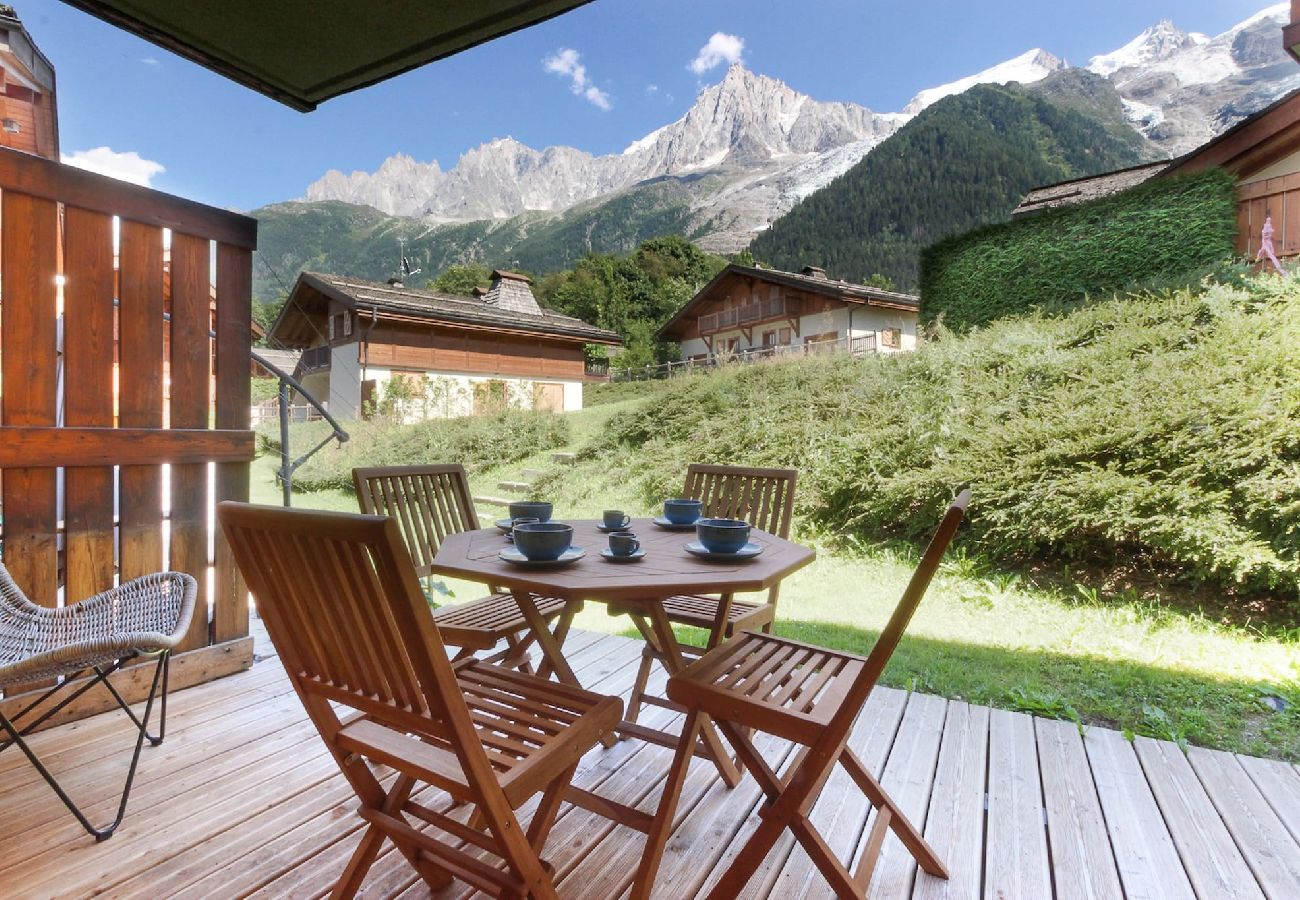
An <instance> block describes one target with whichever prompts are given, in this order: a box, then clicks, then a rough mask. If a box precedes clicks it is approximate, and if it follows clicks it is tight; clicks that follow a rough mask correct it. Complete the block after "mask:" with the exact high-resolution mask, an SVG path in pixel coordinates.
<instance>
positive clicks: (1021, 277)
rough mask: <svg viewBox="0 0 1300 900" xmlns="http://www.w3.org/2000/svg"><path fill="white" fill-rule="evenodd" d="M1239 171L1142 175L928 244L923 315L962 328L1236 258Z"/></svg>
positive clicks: (923, 275) (1052, 307)
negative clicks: (1127, 184)
mask: <svg viewBox="0 0 1300 900" xmlns="http://www.w3.org/2000/svg"><path fill="white" fill-rule="evenodd" d="M1236 232H1237V197H1236V182H1235V179H1234V178H1233V177H1232V176H1231V175H1228V174H1227V173H1226V172H1223V171H1222V170H1219V169H1214V170H1211V171H1207V172H1202V173H1197V174H1195V175H1186V176H1178V177H1173V178H1168V179H1159V180H1154V181H1148V182H1146V183H1145V184H1141V185H1138V186H1137V187H1135V188H1132V189H1131V190H1128V191H1125V192H1123V193H1121V194H1118V195H1116V196H1114V197H1107V198H1104V199H1101V200H1095V201H1092V202H1090V203H1082V204H1079V205H1077V206H1070V207H1063V208H1060V209H1053V210H1046V211H1044V212H1041V213H1037V214H1035V215H1032V216H1028V217H1025V218H1022V219H1017V220H1015V221H1012V222H1007V223H1004V224H1000V225H992V226H989V227H987V228H981V229H978V230H976V231H972V232H969V233H967V234H963V235H960V236H958V237H953V238H949V239H947V240H944V241H940V242H938V243H936V244H933V245H931V246H930V247H927V248H926V249H925V250H924V251H923V252H922V254H921V317H922V319H923V320H925V321H927V322H932V321H934V320H935V319H937V318H939V317H940V316H942V318H943V322H944V325H946V326H947V327H948V328H951V329H956V330H964V329H967V328H970V327H972V326H976V325H983V324H985V323H987V322H990V321H992V320H994V319H997V318H1001V317H1003V316H1009V315H1019V314H1021V313H1024V312H1028V311H1030V310H1034V309H1039V310H1044V311H1048V312H1059V311H1061V310H1063V309H1069V308H1072V307H1075V306H1079V305H1081V304H1084V303H1086V302H1088V300H1089V297H1090V296H1091V297H1096V296H1100V297H1104V296H1106V295H1108V294H1109V293H1111V292H1114V291H1116V290H1120V289H1123V288H1125V287H1127V286H1129V285H1132V284H1134V283H1135V282H1139V281H1143V280H1150V279H1153V278H1156V279H1158V278H1169V277H1178V276H1183V275H1184V274H1185V273H1188V272H1194V271H1196V270H1198V269H1204V268H1205V267H1209V266H1215V265H1218V264H1220V263H1221V262H1223V261H1224V260H1226V259H1228V258H1229V257H1231V256H1232V252H1233V243H1234V241H1235V239H1236Z"/></svg>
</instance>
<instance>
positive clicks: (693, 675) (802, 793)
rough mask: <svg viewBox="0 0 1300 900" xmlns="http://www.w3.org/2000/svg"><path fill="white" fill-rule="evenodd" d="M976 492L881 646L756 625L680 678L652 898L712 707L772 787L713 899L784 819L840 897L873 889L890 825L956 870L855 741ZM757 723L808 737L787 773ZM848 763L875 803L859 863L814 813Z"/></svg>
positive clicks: (656, 832) (950, 522) (792, 737)
mask: <svg viewBox="0 0 1300 900" xmlns="http://www.w3.org/2000/svg"><path fill="white" fill-rule="evenodd" d="M969 502H970V492H969V491H963V492H962V493H961V495H960V496H959V497H958V498H957V499H956V500H955V501H954V502H953V504H952V505H951V506H950V507H949V508H948V511H947V513H946V514H945V515H944V517H943V520H942V521H941V522H940V524H939V528H938V530H937V531H936V532H935V534H934V537H933V538H932V539H931V540H930V545H929V547H927V548H926V551H925V554H924V555H923V556H922V557H921V562H920V565H918V566H917V569H916V572H915V573H914V574H913V575H912V579H911V581H909V582H908V585H907V589H906V590H905V591H904V592H903V597H902V600H900V601H899V603H898V606H897V607H896V608H895V609H894V613H893V615H892V616H890V618H889V623H888V624H887V625H886V626H885V630H884V631H883V632H881V634H880V637H879V639H878V640H877V641H876V643H875V645H874V646H873V647H872V648H871V653H870V655H868V656H866V657H862V656H855V655H853V654H849V653H840V652H837V651H833V650H824V649H822V648H820V647H815V646H812V645H810V644H804V643H800V642H799V641H792V640H787V639H785V638H780V637H776V636H774V635H770V634H764V633H761V632H753V631H746V632H743V633H742V634H739V635H737V636H736V637H735V638H733V639H732V640H730V641H727V642H726V643H725V644H723V645H722V646H720V647H718V648H717V649H715V650H712V651H710V652H709V653H707V654H706V655H704V656H703V657H701V658H700V659H698V660H696V661H695V662H694V663H692V664H691V665H689V666H687V667H686V669H684V670H683V671H682V672H680V673H679V674H677V675H674V676H673V677H672V678H671V679H670V680H669V682H668V696H669V698H670V699H672V700H673V701H675V702H676V703H679V704H681V706H683V707H685V708H686V710H687V716H686V726H685V729H684V731H683V737H682V742H681V743H680V744H679V745H678V750H677V753H676V756H675V758H674V760H673V767H672V770H671V771H670V772H669V775H668V781H667V783H666V784H665V786H664V790H663V795H662V797H661V799H660V801H659V811H658V812H657V813H656V814H655V824H654V828H653V829H652V830H651V832H650V836H649V838H648V839H647V842H646V849H645V853H644V854H643V856H642V860H641V868H640V871H639V872H638V875H637V880H636V883H635V884H634V887H633V892H632V896H633V897H634V898H642V897H648V896H649V892H650V888H651V882H652V880H653V878H654V873H655V872H656V870H657V869H658V866H659V861H660V859H661V858H662V856H663V850H664V845H665V844H666V843H667V840H668V836H669V834H670V833H671V831H672V822H673V817H674V815H675V814H676V807H677V800H678V797H679V795H680V794H681V789H682V784H683V782H684V781H685V778H686V769H687V767H688V766H689V765H690V761H691V755H692V754H691V752H690V751H691V748H693V747H694V745H695V740H696V738H697V736H698V735H699V732H700V726H701V717H702V716H704V715H707V716H709V717H711V718H712V719H713V721H714V722H715V723H716V724H717V725H718V727H719V728H720V729H722V731H723V733H724V734H726V735H727V737H728V739H730V741H731V742H732V743H733V744H734V745H735V747H736V750H737V751H738V752H739V754H740V759H741V761H742V762H743V763H744V765H745V768H747V769H748V770H749V771H750V772H751V773H753V775H754V778H755V779H757V781H758V783H759V786H760V787H761V788H762V789H763V792H764V794H766V795H767V803H766V804H765V805H764V806H763V807H762V809H760V810H759V814H758V815H759V819H760V823H759V825H758V828H757V829H756V830H755V831H754V833H753V835H751V836H750V838H749V840H748V841H747V842H746V843H745V845H744V846H743V847H742V848H741V850H740V853H739V854H738V855H737V856H736V858H735V860H734V861H733V862H732V863H731V866H730V867H729V868H728V869H727V871H726V872H725V873H723V876H722V878H721V879H720V880H719V881H718V883H717V884H716V885H715V886H714V888H713V890H712V891H711V892H710V893H709V897H710V898H712V900H723V898H731V897H736V896H739V895H740V893H741V891H742V889H743V888H744V887H745V884H746V882H748V881H749V879H750V878H751V877H752V876H753V874H754V872H755V871H756V870H757V869H758V866H759V864H760V863H762V861H763V859H764V857H766V856H767V854H768V853H769V852H770V851H771V849H772V846H773V845H774V844H775V843H776V841H777V838H778V837H780V835H781V832H782V830H784V829H785V828H789V829H791V830H792V831H793V832H794V835H795V837H796V839H798V841H799V843H800V844H801V845H802V846H803V848H804V850H806V851H807V852H808V855H809V856H810V857H811V858H812V860H813V862H814V863H815V864H816V866H817V868H818V869H819V870H820V871H821V873H822V875H823V876H824V877H825V878H826V880H827V881H828V882H829V883H830V886H831V888H832V890H834V891H835V894H836V896H839V897H859V898H861V897H865V896H866V892H867V886H868V885H869V884H870V881H871V873H872V870H873V869H874V867H875V864H876V860H877V859H878V858H879V856H880V850H881V847H882V846H883V844H884V840H885V836H886V834H887V832H888V830H889V829H892V830H893V832H894V834H896V835H897V836H898V838H899V840H901V841H902V842H903V845H904V846H905V847H906V848H907V849H908V851H910V852H911V854H912V856H913V857H914V858H915V859H916V861H917V863H918V864H919V865H920V866H921V868H922V869H924V870H925V871H927V872H929V873H930V874H932V875H937V876H939V877H940V878H947V877H948V872H947V869H945V868H944V865H943V863H942V862H940V860H939V858H938V857H937V856H936V855H935V853H934V851H933V850H932V849H931V848H930V846H929V844H927V843H926V842H925V840H924V839H923V838H922V837H921V833H920V832H919V831H918V830H917V829H916V827H915V826H914V825H912V823H911V822H909V821H908V820H907V817H906V816H904V815H903V812H902V811H901V810H900V809H899V808H898V806H897V805H895V803H894V802H893V800H891V799H890V798H889V796H888V795H887V794H886V793H885V792H884V790H883V789H882V788H881V786H880V784H879V783H878V782H877V781H876V779H875V777H874V776H873V775H872V774H871V773H870V772H869V771H868V770H867V768H866V767H865V766H864V765H863V764H862V761H861V760H860V759H858V757H857V756H856V755H855V754H854V753H853V751H852V750H851V749H850V748H849V746H848V739H849V733H850V731H852V729H853V723H854V721H855V720H856V719H857V717H858V714H859V713H860V712H861V711H862V707H863V706H864V705H865V703H866V702H867V698H868V697H869V696H870V694H871V689H872V688H873V687H874V686H875V684H876V681H877V680H878V679H879V678H880V674H881V672H883V671H884V669H885V664H886V663H887V662H888V661H889V658H890V656H891V655H893V652H894V649H895V648H896V647H897V646H898V642H899V640H900V639H901V638H902V636H903V632H904V631H905V630H906V629H907V625H908V622H909V621H911V618H912V614H913V613H914V612H915V611H916V607H917V605H918V604H919V603H920V602H921V597H922V596H923V595H924V594H925V591H926V588H927V587H928V586H929V584H930V580H931V579H932V578H933V577H934V573H935V570H936V569H938V568H939V562H940V560H941V559H942V558H943V554H944V551H945V550H947V548H948V544H949V543H950V542H951V541H952V537H953V535H954V534H955V533H956V531H957V527H958V526H959V525H960V524H961V521H962V518H963V517H964V516H965V513H966V506H967V504H968V503H969ZM750 729H757V730H759V731H763V732H766V733H768V734H772V735H776V736H777V737H781V738H784V739H786V740H789V741H793V742H795V743H797V744H800V745H801V748H800V750H799V752H798V753H797V754H796V756H795V759H794V761H793V762H792V763H791V765H790V768H789V770H788V771H787V772H786V774H784V775H777V774H776V773H775V772H774V771H773V770H772V769H771V768H770V767H769V766H768V764H767V762H766V761H765V760H764V759H763V757H762V756H761V755H759V753H758V751H757V750H756V749H755V748H754V745H753V743H752V742H751V741H750V739H749V731H750ZM837 761H838V762H840V763H841V764H842V765H843V766H844V768H845V770H846V771H847V772H848V773H849V776H850V777H851V778H852V779H853V781H854V783H855V784H856V785H857V786H858V788H859V789H860V790H861V791H862V792H863V793H864V794H866V796H867V799H868V800H869V801H870V803H871V805H872V806H873V807H874V808H875V810H876V818H875V821H874V823H873V825H872V828H871V831H870V833H869V834H868V835H867V838H866V841H865V843H864V845H863V849H862V853H861V856H860V857H859V858H858V862H857V865H856V866H855V867H854V870H853V872H851V873H850V872H849V870H848V869H847V868H846V867H845V866H844V864H843V863H841V862H840V860H839V859H838V858H837V857H836V856H835V854H834V852H833V851H832V850H831V848H830V846H829V845H828V844H827V843H826V841H825V840H824V839H823V838H822V836H821V835H820V834H818V832H817V831H816V830H815V829H814V828H813V827H812V823H811V822H810V821H809V816H810V815H811V813H812V808H813V804H814V803H816V801H817V797H818V795H819V794H820V793H821V790H822V787H823V785H825V783H826V779H827V777H828V776H829V775H830V773H831V770H832V769H833V768H834V766H835V763H836V762H837Z"/></svg>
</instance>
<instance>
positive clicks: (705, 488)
mask: <svg viewBox="0 0 1300 900" xmlns="http://www.w3.org/2000/svg"><path fill="white" fill-rule="evenodd" d="M798 477H799V473H798V472H797V471H796V470H794V469H758V468H750V467H747V466H715V465H706V464H704V463H691V464H690V466H688V467H687V469H686V486H685V488H683V490H682V496H683V497H688V498H690V499H692V500H699V501H701V502H702V503H703V504H704V508H703V514H704V515H705V516H708V517H710V518H724V519H744V520H745V521H746V522H748V523H749V524H751V525H753V526H754V527H755V528H759V529H762V530H763V531H766V532H767V533H768V534H774V535H776V536H777V537H780V538H789V537H790V521H791V518H792V516H793V514H794V487H795V482H796V480H798Z"/></svg>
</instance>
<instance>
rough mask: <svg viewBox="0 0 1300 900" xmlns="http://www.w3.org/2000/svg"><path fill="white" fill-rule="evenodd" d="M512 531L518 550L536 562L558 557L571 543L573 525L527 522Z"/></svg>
mask: <svg viewBox="0 0 1300 900" xmlns="http://www.w3.org/2000/svg"><path fill="white" fill-rule="evenodd" d="M512 533H513V534H514V538H515V547H517V548H518V549H519V552H520V553H522V554H523V555H524V556H526V557H528V558H529V559H531V560H534V561H536V562H545V561H547V560H553V559H559V558H560V554H561V553H563V552H564V551H565V550H568V549H569V545H570V544H572V543H573V526H572V525H565V524H564V523H563V522H527V523H525V524H523V525H516V526H515V527H514V529H513V532H512Z"/></svg>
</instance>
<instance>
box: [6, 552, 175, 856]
mask: <svg viewBox="0 0 1300 900" xmlns="http://www.w3.org/2000/svg"><path fill="white" fill-rule="evenodd" d="M196 591H197V585H196V583H195V581H194V579H193V578H191V577H190V576H189V575H184V574H182V573H180V572H162V573H159V574H155V575H146V576H144V577H143V578H137V579H135V580H133V581H128V582H126V583H125V584H122V585H119V586H117V587H115V588H113V589H112V590H108V591H104V592H103V593H101V594H96V595H95V596H94V597H91V598H89V599H87V600H82V601H81V602H80V603H75V604H72V605H69V606H64V607H61V608H53V609H52V608H47V607H43V606H38V605H36V604H35V603H32V602H31V601H30V600H28V599H27V597H26V596H25V595H24V594H23V592H22V591H21V590H20V589H19V588H18V585H16V584H15V583H14V580H13V578H11V577H10V575H9V572H8V570H6V569H5V567H4V566H3V565H2V564H0V689H9V690H12V689H13V688H14V687H16V686H20V685H27V684H30V683H32V682H45V683H48V682H49V680H50V679H62V680H61V681H56V683H55V685H54V686H53V687H51V688H50V689H49V690H47V691H45V692H44V693H43V694H41V696H39V697H37V698H36V699H35V700H33V701H32V702H31V703H29V704H28V705H27V706H25V707H24V708H23V709H22V710H20V711H19V712H18V713H17V714H15V715H14V716H13V718H10V717H9V716H7V715H6V714H5V713H4V711H3V709H0V729H3V731H4V733H5V735H7V737H5V738H4V739H0V753H2V752H4V751H5V750H8V749H9V748H10V747H12V746H15V745H17V746H18V748H19V749H20V750H22V751H23V753H24V754H26V756H27V758H28V760H30V761H31V763H32V765H33V766H35V767H36V770H37V771H38V772H39V773H40V774H41V777H42V778H44V779H45V780H46V782H47V783H48V784H49V785H50V787H51V788H53V789H54V792H55V793H56V794H58V796H59V799H60V800H62V801H63V803H64V805H66V806H67V807H68V809H69V811H71V812H72V814H73V815H74V816H76V818H77V821H78V822H80V823H81V825H82V827H83V828H85V829H86V831H87V832H88V833H90V834H91V835H93V836H94V837H95V839H96V840H100V841H102V840H105V839H107V838H109V837H111V836H112V834H113V832H114V831H116V830H117V827H118V826H119V825H120V824H121V823H122V817H123V815H125V813H126V803H127V799H128V798H129V797H130V794H131V783H132V782H133V781H134V779H135V770H136V766H137V764H138V763H139V761H140V750H141V748H142V747H143V746H144V742H145V739H146V738H147V739H148V740H149V743H150V744H151V745H153V746H157V745H158V744H161V743H162V741H163V737H164V734H165V729H166V723H167V672H168V661H169V660H170V658H171V651H172V650H173V649H174V648H175V647H176V645H177V643H178V642H179V641H180V640H181V638H182V637H183V636H184V634H185V631H186V629H187V628H188V627H189V623H190V617H191V615H192V614H193V612H194V597H195V593H196ZM141 656H154V657H157V663H156V665H155V667H154V671H153V676H152V684H151V686H150V690H149V697H148V700H147V701H146V702H145V707H144V715H143V716H137V715H136V713H135V711H134V710H132V709H131V707H130V705H129V704H128V703H127V702H126V700H125V699H124V698H123V697H122V695H121V694H120V693H119V692H118V690H117V688H115V687H114V686H113V684H112V682H110V681H109V680H108V677H109V676H110V675H112V674H113V673H114V672H116V671H117V670H118V669H120V668H121V667H122V665H123V664H124V663H126V662H127V661H128V660H131V659H135V658H137V657H141ZM83 672H86V673H92V674H91V677H90V678H87V679H85V680H82V681H74V680H73V679H74V677H75V676H77V675H79V674H81V673H83ZM100 683H102V684H103V685H104V687H105V688H107V689H108V691H109V693H111V694H112V695H113V699H114V700H115V701H116V702H117V704H118V706H120V707H121V708H122V709H123V710H125V712H126V714H127V715H128V716H130V718H131V721H132V722H134V723H135V727H136V730H137V731H138V735H137V737H136V742H135V753H134V755H133V756H132V757H131V767H130V769H129V770H128V771H127V776H126V785H125V786H124V787H123V789H122V799H121V802H120V803H119V805H118V809H117V817H116V818H115V819H114V820H113V821H112V823H110V824H109V825H107V826H105V827H103V828H97V827H95V826H94V825H92V824H91V823H90V821H89V820H88V819H87V818H86V816H85V814H84V813H83V812H82V811H81V809H80V808H78V806H77V805H76V804H75V803H74V802H73V801H72V798H71V797H69V796H68V794H67V792H65V791H64V790H63V788H62V787H61V786H60V785H59V783H58V781H57V780H56V779H55V777H54V776H53V775H52V774H51V773H50V771H49V770H48V769H46V768H45V765H44V764H43V763H42V762H41V761H40V759H39V758H38V757H37V756H36V754H35V753H34V752H33V751H32V748H31V747H30V745H29V744H28V743H27V741H25V740H24V737H25V736H26V735H28V734H30V733H31V732H33V731H35V730H36V729H37V728H39V727H40V726H41V725H42V724H43V723H45V722H46V721H48V720H49V719H50V717H51V716H54V715H55V714H57V713H58V712H59V710H61V709H63V708H64V707H65V706H67V705H68V704H69V703H71V702H72V701H74V700H76V699H77V698H78V697H80V696H81V695H82V694H84V693H86V692H87V691H88V690H90V689H91V688H93V687H94V686H95V685H96V684H100ZM160 688H161V691H162V693H161V696H159V689H160ZM65 689H66V692H67V694H66V696H64V697H63V698H62V699H61V700H60V701H59V702H58V703H56V704H54V705H53V706H49V707H47V708H45V710H44V711H43V712H41V713H40V714H39V715H36V716H35V717H34V718H31V719H30V720H28V717H29V716H32V715H33V714H34V713H35V712H36V710H37V709H38V708H40V707H41V706H42V705H43V704H45V702H46V701H47V700H51V699H53V698H54V697H55V695H56V694H59V693H61V692H65ZM155 699H159V700H160V706H161V709H160V714H159V720H158V733H157V735H152V734H149V719H150V716H151V715H152V713H153V705H154V700H155ZM24 720H27V721H24Z"/></svg>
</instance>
